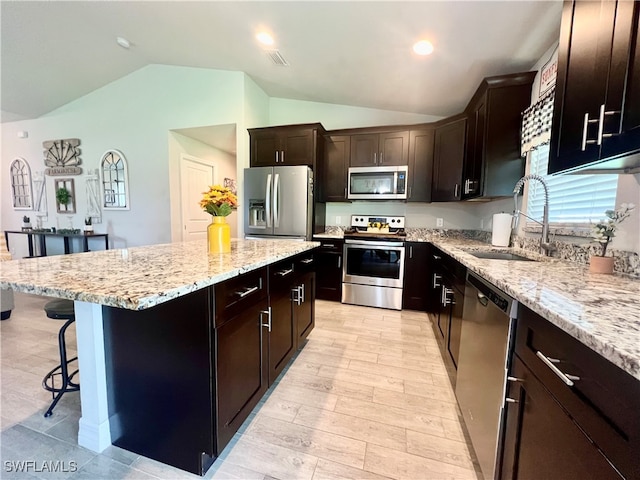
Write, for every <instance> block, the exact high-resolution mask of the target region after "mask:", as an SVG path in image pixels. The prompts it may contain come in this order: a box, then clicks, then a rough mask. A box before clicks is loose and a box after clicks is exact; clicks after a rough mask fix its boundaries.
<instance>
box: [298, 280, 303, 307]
mask: <svg viewBox="0 0 640 480" xmlns="http://www.w3.org/2000/svg"><path fill="white" fill-rule="evenodd" d="M298 288H299V289H300V298H301V300H300V302H301V303H304V283H302V284H300V286H299V287H298Z"/></svg>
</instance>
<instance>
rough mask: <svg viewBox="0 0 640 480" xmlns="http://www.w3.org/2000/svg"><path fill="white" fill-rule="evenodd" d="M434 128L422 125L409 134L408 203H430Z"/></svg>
mask: <svg viewBox="0 0 640 480" xmlns="http://www.w3.org/2000/svg"><path fill="white" fill-rule="evenodd" d="M434 138H435V128H434V127H433V125H424V126H422V127H421V128H419V129H415V130H411V131H410V132H409V171H408V175H407V176H408V183H409V184H408V187H409V189H408V191H407V201H408V202H430V201H431V185H432V180H431V178H432V176H433V142H434Z"/></svg>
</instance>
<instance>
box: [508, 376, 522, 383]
mask: <svg viewBox="0 0 640 480" xmlns="http://www.w3.org/2000/svg"><path fill="white" fill-rule="evenodd" d="M507 380H508V381H509V382H524V380H523V379H521V378H518V377H507Z"/></svg>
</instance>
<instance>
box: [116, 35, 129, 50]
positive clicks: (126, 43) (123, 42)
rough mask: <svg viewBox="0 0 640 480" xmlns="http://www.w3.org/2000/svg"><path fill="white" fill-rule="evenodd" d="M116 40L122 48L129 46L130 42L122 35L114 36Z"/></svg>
mask: <svg viewBox="0 0 640 480" xmlns="http://www.w3.org/2000/svg"><path fill="white" fill-rule="evenodd" d="M116 42H117V43H118V45H120V46H121V47H122V48H127V49H128V48H129V47H130V46H131V44H130V43H129V40H127V39H126V38H124V37H116Z"/></svg>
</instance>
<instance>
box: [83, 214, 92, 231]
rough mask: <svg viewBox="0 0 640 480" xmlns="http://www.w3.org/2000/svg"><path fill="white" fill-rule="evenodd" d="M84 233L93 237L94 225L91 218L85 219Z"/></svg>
mask: <svg viewBox="0 0 640 480" xmlns="http://www.w3.org/2000/svg"><path fill="white" fill-rule="evenodd" d="M84 233H85V235H91V234H92V233H93V224H92V220H91V217H86V218H85V219H84Z"/></svg>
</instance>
